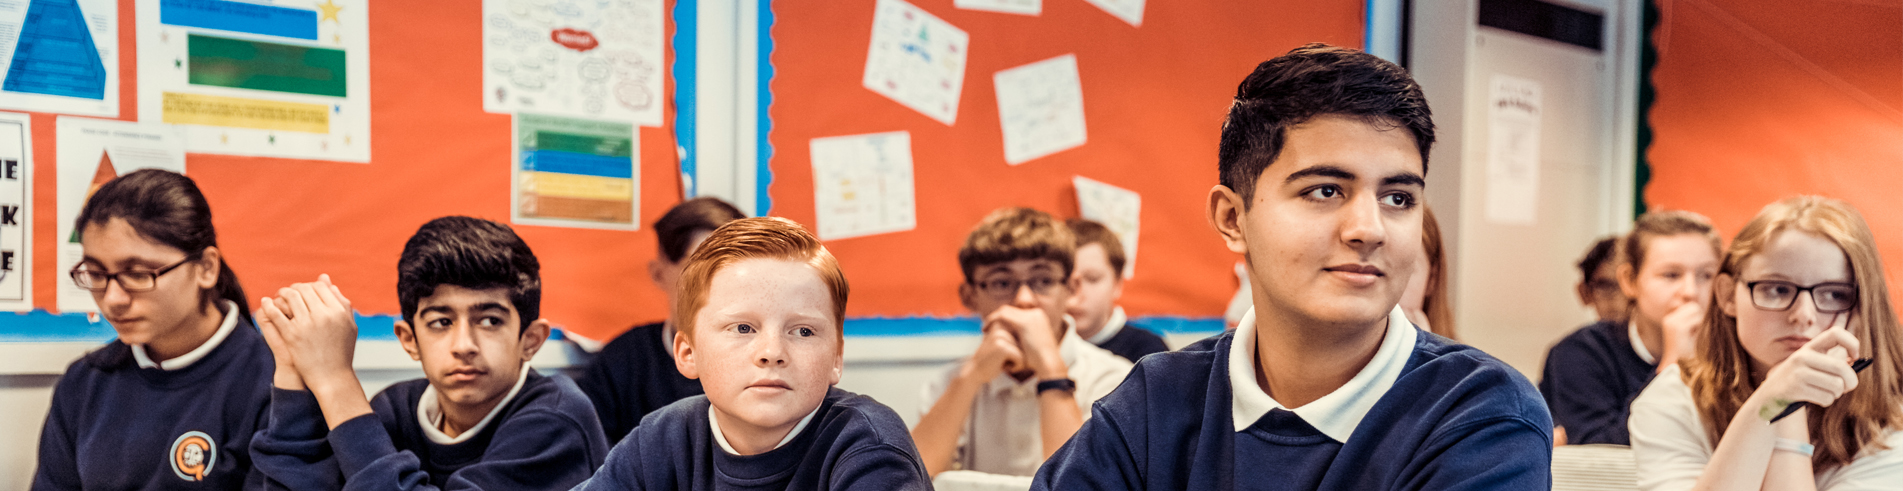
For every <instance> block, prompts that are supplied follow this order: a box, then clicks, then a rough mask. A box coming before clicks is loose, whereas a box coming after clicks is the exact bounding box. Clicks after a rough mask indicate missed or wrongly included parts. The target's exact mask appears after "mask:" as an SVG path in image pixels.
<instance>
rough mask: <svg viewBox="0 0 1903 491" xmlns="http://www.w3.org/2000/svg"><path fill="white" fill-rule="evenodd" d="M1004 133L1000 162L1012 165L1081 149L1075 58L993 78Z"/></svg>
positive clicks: (1080, 99) (1079, 88)
mask: <svg viewBox="0 0 1903 491" xmlns="http://www.w3.org/2000/svg"><path fill="white" fill-rule="evenodd" d="M991 83H992V85H993V86H995V87H997V91H998V119H999V123H1000V125H1001V126H1003V127H1004V161H1005V162H1007V163H1010V164H1011V165H1018V164H1022V163H1024V162H1026V161H1030V160H1032V159H1036V158H1038V157H1043V156H1045V155H1050V154H1053V153H1057V152H1060V151H1064V150H1068V149H1071V148H1077V147H1079V146H1083V144H1084V141H1085V134H1084V90H1083V87H1082V86H1081V85H1080V82H1079V81H1078V77H1077V57H1076V56H1075V55H1069V54H1067V55H1063V56H1059V57H1056V58H1051V59H1048V60H1044V61H1040V62H1036V63H1032V64H1029V65H1024V66H1019V67H1016V68H1010V69H1006V70H1000V71H998V72H997V73H995V74H993V75H992V76H991Z"/></svg>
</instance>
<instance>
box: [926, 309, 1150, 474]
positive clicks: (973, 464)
mask: <svg viewBox="0 0 1903 491" xmlns="http://www.w3.org/2000/svg"><path fill="white" fill-rule="evenodd" d="M1057 352H1058V355H1059V356H1061V357H1063V358H1064V364H1065V365H1066V366H1067V367H1068V368H1069V372H1070V378H1071V380H1075V381H1077V393H1076V397H1077V408H1078V410H1080V411H1082V412H1083V417H1084V419H1085V420H1088V419H1090V404H1091V403H1093V402H1097V399H1100V398H1102V397H1103V396H1106V395H1109V394H1110V391H1112V390H1116V388H1117V385H1118V384H1121V383H1123V377H1124V376H1126V375H1129V374H1130V367H1131V366H1132V365H1131V364H1130V361H1129V360H1125V359H1123V357H1121V356H1117V355H1116V354H1114V353H1111V352H1109V351H1106V350H1104V349H1103V348H1099V347H1097V346H1096V345H1093V344H1090V342H1089V341H1085V340H1084V338H1081V337H1078V336H1077V333H1076V331H1075V330H1071V329H1066V330H1065V331H1064V339H1063V341H1061V342H1059V343H1058V346H1057ZM964 363H965V360H964V359H960V360H958V361H955V362H952V363H951V364H950V365H948V366H946V367H945V370H944V372H943V373H942V374H940V375H939V376H938V377H936V378H934V379H933V380H931V381H930V382H928V383H926V384H925V391H924V399H923V402H924V404H921V405H920V406H919V413H920V415H921V416H922V415H923V414H924V412H925V411H929V410H931V408H932V404H933V403H936V402H938V398H939V396H942V395H944V394H945V388H946V387H948V386H950V385H951V381H952V379H954V378H956V377H958V371H959V368H960V367H962V366H963V365H964ZM1037 382H1038V381H1037V378H1036V377H1032V378H1030V379H1026V380H1024V381H1023V382H1019V381H1018V380H1017V379H1013V378H1011V376H1010V375H998V378H996V379H992V380H991V381H990V382H987V383H985V385H984V387H980V388H979V389H978V396H977V398H975V399H973V400H972V403H971V416H970V418H969V419H967V420H966V421H965V427H964V429H963V431H960V432H959V435H958V450H957V452H956V453H954V455H953V459H952V469H951V470H969V471H978V472H987V473H992V474H1006V475H1013V476H1029V475H1032V474H1036V473H1037V468H1038V466H1040V465H1043V464H1044V437H1043V434H1042V432H1041V431H1039V426H1038V419H1039V418H1038V407H1037Z"/></svg>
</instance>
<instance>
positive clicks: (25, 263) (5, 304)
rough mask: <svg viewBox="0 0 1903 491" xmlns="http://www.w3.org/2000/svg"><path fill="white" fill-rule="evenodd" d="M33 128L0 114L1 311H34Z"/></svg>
mask: <svg viewBox="0 0 1903 491" xmlns="http://www.w3.org/2000/svg"><path fill="white" fill-rule="evenodd" d="M32 160H33V125H32V124H31V122H30V121H28V120H27V115H25V114H14V113H0V311H14V312H25V311H28V310H33V219H32V218H33V178H32V172H33V162H32Z"/></svg>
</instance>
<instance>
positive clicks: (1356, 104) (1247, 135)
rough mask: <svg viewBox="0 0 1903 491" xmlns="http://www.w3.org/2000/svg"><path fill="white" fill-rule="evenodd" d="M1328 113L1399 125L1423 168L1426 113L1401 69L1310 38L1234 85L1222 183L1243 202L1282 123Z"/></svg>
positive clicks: (1275, 146) (1221, 154) (1284, 134)
mask: <svg viewBox="0 0 1903 491" xmlns="http://www.w3.org/2000/svg"><path fill="white" fill-rule="evenodd" d="M1330 114H1332V115H1340V116H1349V117H1355V118H1360V119H1362V120H1363V121H1365V122H1367V123H1369V124H1373V125H1377V127H1383V128H1406V129H1407V130H1408V132H1409V133H1410V134H1412V135H1413V136H1414V146H1415V147H1418V148H1419V149H1420V152H1421V172H1422V173H1423V174H1425V173H1426V172H1427V153H1428V150H1429V149H1431V148H1433V146H1434V119H1433V113H1432V112H1431V111H1429V110H1428V108H1427V97H1426V96H1424V95H1422V94H1421V86H1420V84H1416V83H1414V78H1413V77H1410V76H1409V75H1408V73H1407V69H1405V68H1401V67H1400V66H1398V65H1395V64H1393V63H1389V62H1388V61H1387V60H1382V59H1381V58H1379V57H1376V56H1374V55H1370V54H1367V53H1363V52H1361V51H1359V50H1354V49H1348V48H1338V47H1334V46H1329V45H1326V44H1321V43H1311V44H1308V45H1304V46H1302V47H1300V48H1295V49H1294V50H1292V51H1289V52H1288V54H1286V55H1282V56H1278V57H1276V58H1274V59H1271V60H1269V61H1265V62H1262V64H1260V65H1256V67H1255V72H1254V73H1250V74H1249V77H1248V78H1246V79H1243V81H1242V85H1241V86H1239V87H1236V100H1235V102H1234V103H1233V104H1231V105H1230V106H1229V116H1228V117H1227V118H1225V119H1224V121H1223V124H1222V143H1221V146H1220V147H1219V149H1218V151H1217V166H1218V170H1219V172H1220V173H1221V174H1222V175H1221V176H1220V178H1221V179H1222V185H1224V186H1228V187H1229V189H1230V190H1233V191H1235V192H1236V193H1237V194H1239V195H1241V196H1242V199H1243V203H1244V206H1245V207H1246V206H1248V205H1247V203H1249V202H1251V201H1252V200H1253V198H1254V195H1255V181H1256V178H1257V177H1259V176H1261V175H1262V170H1263V169H1266V168H1268V166H1269V163H1270V162H1274V161H1275V159H1276V157H1277V156H1279V155H1281V153H1282V146H1283V144H1285V143H1286V142H1287V139H1288V130H1289V128H1291V127H1294V126H1296V125H1299V124H1302V123H1304V122H1307V121H1308V120H1310V119H1313V118H1314V117H1316V116H1322V115H1330Z"/></svg>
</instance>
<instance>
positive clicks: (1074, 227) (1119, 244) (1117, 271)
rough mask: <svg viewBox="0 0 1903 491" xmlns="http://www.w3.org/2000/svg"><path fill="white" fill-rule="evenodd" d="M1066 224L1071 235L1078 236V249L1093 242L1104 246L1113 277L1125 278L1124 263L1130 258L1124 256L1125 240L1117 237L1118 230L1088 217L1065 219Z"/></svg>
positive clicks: (1105, 257) (1104, 252)
mask: <svg viewBox="0 0 1903 491" xmlns="http://www.w3.org/2000/svg"><path fill="white" fill-rule="evenodd" d="M1064 225H1066V226H1069V227H1070V233H1071V235H1072V236H1074V237H1076V238H1077V248H1078V249H1082V248H1084V246H1087V245H1091V244H1097V245H1099V246H1102V247H1103V257H1104V259H1107V260H1109V261H1110V273H1111V275H1112V277H1111V279H1122V278H1123V263H1124V262H1126V261H1128V260H1129V258H1128V257H1126V256H1124V254H1123V240H1121V239H1118V238H1117V233H1116V232H1112V231H1110V227H1105V226H1103V224H1101V223H1097V222H1096V221H1093V220H1090V219H1087V218H1072V219H1069V220H1064Z"/></svg>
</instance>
